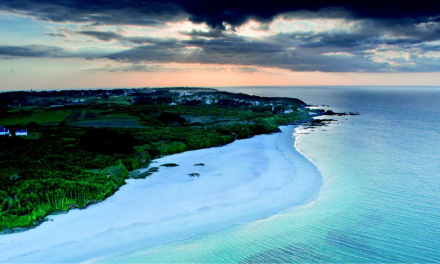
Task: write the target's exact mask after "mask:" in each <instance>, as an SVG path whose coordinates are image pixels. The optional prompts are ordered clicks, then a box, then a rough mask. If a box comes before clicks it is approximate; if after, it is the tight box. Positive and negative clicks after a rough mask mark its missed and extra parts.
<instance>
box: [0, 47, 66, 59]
mask: <svg viewBox="0 0 440 264" xmlns="http://www.w3.org/2000/svg"><path fill="white" fill-rule="evenodd" d="M63 53H64V52H63V49H62V48H60V47H53V46H44V45H29V46H4V45H0V55H2V56H6V57H61V56H63Z"/></svg>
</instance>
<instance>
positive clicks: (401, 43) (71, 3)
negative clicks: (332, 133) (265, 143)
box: [0, 0, 440, 72]
mask: <svg viewBox="0 0 440 264" xmlns="http://www.w3.org/2000/svg"><path fill="white" fill-rule="evenodd" d="M0 10H3V11H6V12H7V13H9V14H15V15H20V16H26V17H32V18H34V19H36V20H38V21H45V23H48V24H50V25H51V26H52V31H51V32H45V33H44V34H45V35H46V36H47V37H51V38H53V39H55V40H56V43H55V44H51V43H47V44H32V45H16V46H13V45H0V55H1V56H3V57H2V58H11V57H37V58H38V57H50V58H57V57H79V58H81V57H83V58H87V59H97V58H100V59H107V60H109V61H113V62H114V63H121V65H122V64H123V66H116V67H104V68H103V67H101V68H99V69H98V70H103V69H109V71H128V70H130V71H131V70H135V71H142V70H145V71H150V70H151V67H150V66H149V65H150V64H165V63H185V64H191V63H197V64H200V63H201V64H210V65H211V64H220V65H238V66H237V67H243V66H244V67H245V69H246V70H247V71H249V72H252V71H254V70H253V68H252V67H273V68H281V69H288V70H292V71H323V72H436V71H440V66H439V65H440V2H438V3H436V2H434V1H413V0H409V1H404V2H397V1H383V0H382V1H376V0H372V1H371V0H369V1H366V0H360V1H345V0H339V1H281V0H274V1H270V2H268V1H255V0H254V1H250V0H245V1H237V0H234V1H230V0H225V1H220V2H212V1H201V0H200V1H199V0H185V1H183V0H173V1H159V0H152V1H151V0H150V1H141V0H137V1H129V0H105V1H104V0H100V1H75V0H38V1H37V0H3V1H1V2H0ZM185 23H186V24H185ZM188 23H189V24H188ZM87 43H89V44H87ZM0 44H1V43H0ZM75 45H76V46H75ZM87 45H89V46H87ZM92 47H93V49H92ZM109 47H111V48H112V49H110V50H111V51H108V50H109ZM84 49H87V52H85V51H84ZM91 50H95V51H94V52H91ZM127 63H128V64H130V65H131V66H127ZM237 69H239V68H237Z"/></svg>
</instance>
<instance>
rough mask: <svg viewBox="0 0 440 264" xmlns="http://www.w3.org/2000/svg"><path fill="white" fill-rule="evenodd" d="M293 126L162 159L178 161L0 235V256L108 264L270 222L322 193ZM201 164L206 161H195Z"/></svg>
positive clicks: (161, 161) (316, 172)
mask: <svg viewBox="0 0 440 264" xmlns="http://www.w3.org/2000/svg"><path fill="white" fill-rule="evenodd" d="M295 127H296V126H282V127H280V129H281V130H282V132H281V133H275V134H270V135H259V136H255V137H253V138H250V139H247V140H239V141H235V142H233V143H231V144H228V145H226V146H223V147H221V148H209V149H201V150H196V151H187V152H184V153H180V154H174V155H170V156H166V157H164V158H160V159H156V160H155V161H156V162H157V163H156V164H157V166H160V165H162V164H165V163H177V164H179V165H180V166H179V167H174V168H161V170H160V171H159V172H156V173H154V174H153V175H151V176H149V177H147V178H146V179H143V180H141V179H136V180H128V184H127V185H125V186H123V187H122V188H121V189H120V190H119V191H118V192H117V193H116V194H115V195H113V196H111V197H109V198H108V199H106V200H105V201H103V202H100V203H98V204H95V205H91V206H90V207H89V208H88V209H87V210H71V211H70V212H69V213H67V214H63V215H53V216H52V215H51V216H49V219H53V220H54V221H49V222H44V223H43V224H42V225H41V226H39V227H38V228H36V229H32V230H28V231H27V232H24V233H23V232H22V233H16V234H8V235H3V236H1V237H0V250H1V251H2V252H8V254H3V256H0V261H9V262H11V261H24V262H26V261H30V260H31V261H32V262H36V261H37V262H54V261H55V262H56V261H64V262H69V261H73V262H78V261H85V260H89V261H102V260H103V259H101V258H100V257H98V256H101V257H103V256H105V257H106V258H108V257H110V258H112V257H117V256H118V255H125V254H127V253H129V252H131V253H133V252H136V251H137V250H140V248H139V245H142V247H143V248H145V247H148V246H153V245H157V244H159V243H163V242H165V241H170V240H173V239H178V238H181V237H183V236H188V235H193V234H197V233H204V232H209V231H212V230H216V229H219V228H224V227H226V226H231V225H235V224H241V223H246V222H250V221H255V220H259V219H264V218H267V217H269V216H272V215H274V214H278V213H280V212H282V211H283V210H285V209H288V208H290V207H293V206H298V205H302V204H304V203H306V202H310V201H309V200H310V199H311V198H313V196H316V194H318V193H319V190H320V188H321V186H322V175H321V173H320V172H319V169H317V167H316V166H315V165H314V164H313V163H311V161H310V160H309V159H307V157H306V156H304V155H303V154H302V153H300V152H299V151H298V150H297V149H296V147H295V144H296V141H297V138H292V136H291V135H293V130H294V129H295ZM290 133H292V134H290ZM286 143H287V144H286ZM301 157H302V158H301ZM198 163H204V164H205V166H194V165H195V164H198ZM261 164H265V165H267V166H261ZM263 167H264V168H263ZM280 172H281V173H280ZM283 172H287V173H285V174H284V175H282V173H283ZM189 173H199V174H200V176H199V177H189V176H188V174H189ZM289 173H291V175H290V174H289ZM305 175H306V176H305ZM299 187H303V188H299ZM292 191H296V193H295V192H292ZM292 193H294V194H296V195H292ZM78 221H83V223H78ZM69 224H70V225H69ZM66 226H70V227H69V230H64V229H66ZM51 234H57V240H54V239H53V238H54V237H52V236H51ZM146 236H147V237H146ZM63 238H64V239H63ZM25 244H28V246H25ZM23 248H24V249H25V250H23ZM91 248H93V250H90V249H91ZM121 248H124V249H121ZM127 248H128V249H127ZM78 249H79V251H80V252H78V251H77V250H78ZM20 250H21V252H20ZM60 252H62V253H61V254H60ZM109 252H112V253H110V254H111V255H110V256H109ZM96 257H98V259H96Z"/></svg>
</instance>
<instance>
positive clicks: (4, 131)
mask: <svg viewBox="0 0 440 264" xmlns="http://www.w3.org/2000/svg"><path fill="white" fill-rule="evenodd" d="M5 135H9V129H6V128H4V127H2V126H0V136H5Z"/></svg>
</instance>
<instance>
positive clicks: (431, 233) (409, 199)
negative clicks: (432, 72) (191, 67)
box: [117, 87, 440, 262]
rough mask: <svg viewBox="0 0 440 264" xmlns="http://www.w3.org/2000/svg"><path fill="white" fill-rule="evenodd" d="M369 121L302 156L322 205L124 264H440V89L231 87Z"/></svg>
mask: <svg viewBox="0 0 440 264" xmlns="http://www.w3.org/2000/svg"><path fill="white" fill-rule="evenodd" d="M222 90H227V91H234V92H244V93H250V94H256V95H263V96H288V97H296V98H300V99H302V100H303V101H305V102H307V103H309V104H319V105H322V104H325V105H330V108H331V109H333V110H335V111H351V112H360V113H361V115H360V116H349V117H340V118H338V119H339V121H338V123H337V124H334V125H331V126H329V127H324V128H320V129H315V131H313V132H311V133H310V134H307V135H304V136H302V137H301V138H300V139H299V140H298V147H299V149H301V151H302V152H303V153H304V154H305V155H306V156H308V157H309V158H311V159H312V160H313V161H314V162H315V163H316V164H317V166H318V167H319V169H320V170H321V172H322V174H323V177H324V185H323V187H322V188H321V191H320V194H319V197H318V198H317V199H316V200H315V201H313V202H311V203H308V204H306V205H303V206H299V207H293V208H290V209H288V210H286V211H284V212H282V213H280V214H277V215H275V216H272V217H269V218H267V219H263V220H259V221H256V222H251V223H244V224H241V225H236V226H232V227H229V228H225V229H220V230H216V231H212V232H210V233H205V234H200V235H197V236H193V237H190V238H185V239H181V240H177V241H171V242H168V243H165V244H162V245H158V246H156V247H153V248H148V249H145V250H143V251H141V252H138V253H136V254H134V255H130V256H125V257H124V258H121V259H118V260H117V261H121V262H440V126H439V122H440V89H439V88H423V87H420V88H419V87H417V88H406V87H328V88H326V87H302V88H301V87H295V88H293V87H283V88H279V87H259V88H254V87H228V88H222Z"/></svg>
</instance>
